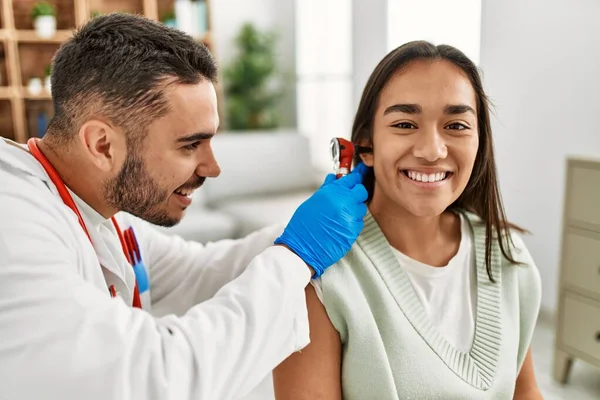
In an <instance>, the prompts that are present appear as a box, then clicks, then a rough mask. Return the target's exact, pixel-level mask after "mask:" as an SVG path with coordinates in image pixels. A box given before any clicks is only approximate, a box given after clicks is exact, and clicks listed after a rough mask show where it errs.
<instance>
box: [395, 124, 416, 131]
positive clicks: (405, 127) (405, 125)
mask: <svg viewBox="0 0 600 400" xmlns="http://www.w3.org/2000/svg"><path fill="white" fill-rule="evenodd" d="M392 126H393V127H394V128H398V129H415V128H416V126H415V125H414V124H412V123H410V122H398V123H397V124H394V125H392Z"/></svg>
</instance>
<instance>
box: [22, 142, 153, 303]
mask: <svg viewBox="0 0 600 400" xmlns="http://www.w3.org/2000/svg"><path fill="white" fill-rule="evenodd" d="M27 147H29V151H30V152H31V154H32V155H33V157H35V159H36V160H37V161H38V162H39V163H40V164H41V166H42V167H43V168H44V170H45V171H46V173H47V174H48V176H49V177H50V180H51V181H52V183H54V186H56V189H57V190H58V194H59V195H60V197H61V199H62V201H63V202H64V203H65V205H66V206H67V207H69V208H70V209H71V210H73V212H74V213H75V215H77V219H78V220H79V225H81V228H82V229H83V231H84V232H85V234H86V236H87V237H88V239H89V240H90V243H92V246H93V245H94V243H93V242H92V238H91V237H90V234H89V232H88V230H87V228H86V226H85V222H84V221H83V218H82V217H81V213H80V212H79V209H78V208H77V205H76V204H75V201H73V197H72V196H71V194H70V193H69V191H68V189H67V186H66V185H65V184H64V182H63V181H62V179H61V178H60V176H59V175H58V172H56V170H55V169H54V167H53V166H52V164H50V161H48V159H47V158H46V156H44V155H43V154H42V152H41V151H40V149H39V148H38V146H37V139H36V138H31V139H29V140H28V141H27ZM111 221H112V223H113V225H114V227H115V230H116V231H117V235H118V236H119V241H120V242H121V247H122V248H123V253H124V254H125V258H126V259H127V261H128V262H129V264H131V265H132V267H133V269H134V272H135V276H136V282H135V287H134V290H133V307H138V308H141V307H142V302H141V299H140V286H142V289H141V290H142V291H145V290H146V289H147V288H148V276H147V274H146V270H145V268H144V265H143V263H142V258H141V254H140V249H139V245H138V243H137V239H136V238H135V234H134V232H133V228H129V229H127V230H126V231H125V232H123V231H121V229H120V228H119V224H118V223H117V220H116V219H115V217H111ZM108 290H109V292H110V294H111V296H112V297H116V296H117V292H116V290H115V287H114V285H110V287H109V288H108Z"/></svg>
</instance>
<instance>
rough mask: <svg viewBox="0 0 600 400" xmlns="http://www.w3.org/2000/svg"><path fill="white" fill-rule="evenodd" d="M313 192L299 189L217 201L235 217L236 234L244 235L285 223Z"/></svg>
mask: <svg viewBox="0 0 600 400" xmlns="http://www.w3.org/2000/svg"><path fill="white" fill-rule="evenodd" d="M313 193H314V191H301V192H294V193H284V194H279V195H268V196H254V197H246V198H240V199H231V200H225V201H222V202H220V203H219V210H220V211H222V212H224V213H227V214H228V215H230V216H232V217H233V218H235V219H236V220H237V221H238V224H239V226H238V231H237V234H238V236H245V235H247V234H249V233H252V232H254V231H256V230H258V229H261V228H263V227H265V226H269V225H273V224H278V223H281V224H286V223H287V222H288V221H289V220H290V218H291V217H292V215H293V214H294V211H296V209H297V208H298V206H299V205H300V204H302V202H303V201H304V200H306V199H307V198H309V197H310V196H311V195H312V194H313Z"/></svg>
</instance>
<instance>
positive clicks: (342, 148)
mask: <svg viewBox="0 0 600 400" xmlns="http://www.w3.org/2000/svg"><path fill="white" fill-rule="evenodd" d="M355 149H356V151H357V152H358V154H361V153H371V152H372V151H373V149H372V148H371V147H363V146H358V145H356V146H355V145H354V144H353V143H352V142H350V141H349V140H346V139H343V138H339V137H336V138H333V139H331V142H330V143H329V150H330V151H331V160H332V161H333V170H334V171H335V174H336V175H335V176H336V178H338V179H339V178H341V177H342V176H344V175H348V174H349V173H350V170H351V168H352V159H353V158H354V150H355Z"/></svg>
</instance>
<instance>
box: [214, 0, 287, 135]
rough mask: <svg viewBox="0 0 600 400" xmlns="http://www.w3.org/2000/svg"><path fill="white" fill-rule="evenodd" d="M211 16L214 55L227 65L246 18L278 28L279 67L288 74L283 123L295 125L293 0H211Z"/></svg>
mask: <svg viewBox="0 0 600 400" xmlns="http://www.w3.org/2000/svg"><path fill="white" fill-rule="evenodd" d="M210 5H211V19H212V30H213V43H214V47H215V53H216V54H215V56H216V58H217V62H218V63H219V66H220V67H224V66H225V64H226V63H227V61H228V60H230V59H231V57H232V56H233V55H234V54H235V43H234V42H233V40H234V38H235V36H236V35H237V33H238V31H239V29H240V27H241V26H242V24H244V23H245V22H253V23H255V24H256V25H257V26H258V27H259V28H264V29H271V28H275V29H277V30H278V32H279V46H278V49H277V53H278V62H279V67H280V69H281V70H283V72H284V73H285V74H286V76H287V79H289V81H288V82H287V83H286V90H287V92H286V95H285V98H284V99H283V101H282V102H281V104H280V110H281V123H282V125H283V126H284V127H294V126H295V125H296V89H295V51H296V50H295V32H294V26H295V24H294V0H252V1H241V0H212V1H211V3H210Z"/></svg>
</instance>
